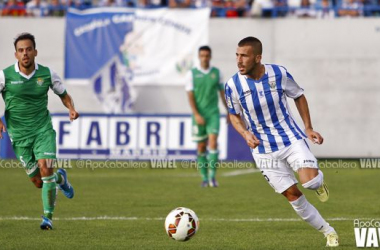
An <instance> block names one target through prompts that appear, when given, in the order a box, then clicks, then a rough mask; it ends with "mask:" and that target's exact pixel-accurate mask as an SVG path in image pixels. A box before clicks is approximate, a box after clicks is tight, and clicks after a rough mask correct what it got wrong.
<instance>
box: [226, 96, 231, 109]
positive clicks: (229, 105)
mask: <svg viewBox="0 0 380 250" xmlns="http://www.w3.org/2000/svg"><path fill="white" fill-rule="evenodd" d="M227 106H228V107H229V108H230V109H232V102H231V97H227Z"/></svg>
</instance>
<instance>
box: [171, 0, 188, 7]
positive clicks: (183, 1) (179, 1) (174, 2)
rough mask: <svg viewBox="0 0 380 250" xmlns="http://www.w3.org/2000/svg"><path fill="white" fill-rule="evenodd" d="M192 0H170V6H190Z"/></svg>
mask: <svg viewBox="0 0 380 250" xmlns="http://www.w3.org/2000/svg"><path fill="white" fill-rule="evenodd" d="M189 7H191V0H169V8H189Z"/></svg>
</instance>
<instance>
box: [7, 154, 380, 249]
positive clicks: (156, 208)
mask: <svg viewBox="0 0 380 250" xmlns="http://www.w3.org/2000/svg"><path fill="white" fill-rule="evenodd" d="M345 162H346V163H347V164H351V165H350V166H354V165H355V167H350V168H344V169H341V168H334V169H332V168H330V169H327V168H326V169H322V170H323V172H324V173H325V180H326V181H327V183H328V185H329V188H330V200H329V201H328V202H327V203H320V202H319V201H318V199H317V198H316V196H315V194H314V193H313V192H312V191H309V190H304V189H302V187H301V190H302V191H303V192H304V194H306V197H307V199H308V200H309V201H310V202H311V203H312V204H313V205H314V206H315V207H316V208H317V209H318V210H319V211H320V213H321V214H322V215H323V216H324V218H325V219H327V220H328V221H329V222H330V224H331V225H332V226H333V227H335V229H336V230H337V232H338V234H339V236H340V245H341V247H340V248H342V249H356V245H355V236H354V224H353V220H354V219H360V218H366V219H376V218H379V217H380V216H379V212H380V206H379V205H380V204H379V203H380V202H379V195H378V192H379V183H378V180H379V179H380V169H360V167H359V161H345ZM3 163H4V162H3ZM72 163H73V168H72V169H68V174H69V178H70V181H71V183H72V185H73V186H74V188H75V197H74V199H72V200H69V199H66V197H64V196H63V195H62V193H59V195H58V200H57V207H56V210H55V218H56V219H55V220H54V230H52V231H42V230H40V229H39V224H40V222H41V220H40V218H39V217H40V216H41V215H42V201H41V191H40V190H39V189H37V188H35V187H34V186H33V184H32V183H31V182H30V181H29V180H28V178H27V176H26V175H25V173H24V171H23V170H22V169H19V168H0V249H39V250H41V249H92V250H94V249H325V248H324V246H325V244H326V241H325V239H324V237H323V235H322V234H320V233H319V232H317V231H315V230H314V229H313V228H311V227H310V226H309V225H308V224H306V223H305V222H303V221H301V220H299V218H298V217H297V215H296V214H295V212H294V211H293V209H292V207H291V206H290V205H289V203H288V202H287V201H286V200H285V198H284V197H282V196H281V195H278V194H276V193H275V192H274V191H273V190H272V188H271V187H270V186H269V185H268V184H267V182H266V180H265V179H264V178H263V177H262V175H261V174H260V173H259V172H258V173H252V171H250V170H252V168H253V166H248V169H247V167H245V168H246V169H239V170H238V172H236V171H237V169H231V168H228V169H219V170H218V181H219V184H220V187H218V188H203V189H202V188H200V177H199V176H198V174H197V171H196V169H184V168H181V167H177V168H176V169H152V168H145V169H94V170H92V169H83V168H81V169H80V168H78V167H77V166H76V164H77V162H74V161H73V162H72ZM325 163H326V162H325ZM97 164H98V162H97ZM250 172H251V173H250ZM231 173H232V174H233V173H235V174H237V175H231ZM178 206H184V207H189V208H191V209H193V210H194V211H195V212H196V214H197V215H198V217H199V219H200V230H199V231H198V233H197V234H196V235H195V237H194V238H192V239H191V240H190V241H188V242H176V241H174V240H172V239H170V238H169V237H168V236H167V235H166V233H165V231H164V219H165V217H166V215H167V214H168V213H169V212H170V211H171V210H172V209H173V208H175V207H178Z"/></svg>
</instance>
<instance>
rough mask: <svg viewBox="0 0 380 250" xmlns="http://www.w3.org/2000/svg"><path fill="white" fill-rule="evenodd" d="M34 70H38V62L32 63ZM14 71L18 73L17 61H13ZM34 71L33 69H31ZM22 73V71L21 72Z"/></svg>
mask: <svg viewBox="0 0 380 250" xmlns="http://www.w3.org/2000/svg"><path fill="white" fill-rule="evenodd" d="M34 70H38V63H34ZM15 71H16V72H17V73H20V68H19V67H18V62H16V63H15ZM33 72H34V71H33ZM21 73H22V72H21Z"/></svg>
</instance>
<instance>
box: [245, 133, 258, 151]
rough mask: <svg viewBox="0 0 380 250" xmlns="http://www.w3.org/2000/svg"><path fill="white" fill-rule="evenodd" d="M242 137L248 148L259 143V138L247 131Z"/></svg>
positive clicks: (254, 146)
mask: <svg viewBox="0 0 380 250" xmlns="http://www.w3.org/2000/svg"><path fill="white" fill-rule="evenodd" d="M244 139H245V141H246V142H247V145H248V146H249V147H250V148H256V147H257V146H259V145H260V141H259V139H257V137H256V136H255V135H254V134H252V133H251V132H249V131H246V132H245V133H244Z"/></svg>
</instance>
